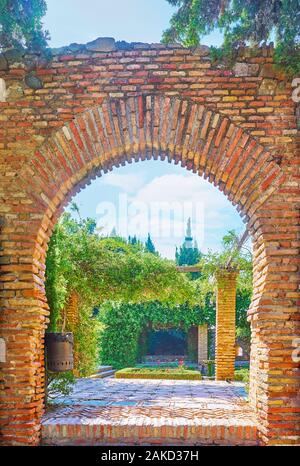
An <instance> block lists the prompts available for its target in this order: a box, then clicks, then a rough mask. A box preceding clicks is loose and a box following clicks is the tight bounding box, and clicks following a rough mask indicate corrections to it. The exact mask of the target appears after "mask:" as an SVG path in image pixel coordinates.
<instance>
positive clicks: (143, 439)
mask: <svg viewBox="0 0 300 466" xmlns="http://www.w3.org/2000/svg"><path fill="white" fill-rule="evenodd" d="M42 438H43V443H44V444H86V445H94V444H111V443H117V444H148V445H149V444H162V445H171V444H175V445H179V444H191V445H197V444H230V445H233V444H235V445H236V444H238V445H240V444H255V443H256V442H257V440H256V421H255V416H254V413H253V411H252V409H251V408H250V407H249V404H248V402H247V400H246V393H245V391H244V388H243V384H241V383H232V384H229V383H227V382H212V381H182V380H176V381H175V380H134V379H130V380H128V379H104V380H99V379H80V380H77V382H76V384H75V386H74V390H73V392H72V394H71V395H70V396H68V397H66V398H63V397H61V396H57V397H56V399H55V400H54V404H53V406H51V408H50V409H48V411H47V413H46V414H45V415H44V418H43V425H42Z"/></svg>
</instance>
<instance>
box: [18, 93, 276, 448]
mask: <svg viewBox="0 0 300 466" xmlns="http://www.w3.org/2000/svg"><path fill="white" fill-rule="evenodd" d="M158 157H160V158H162V159H167V160H169V161H174V162H175V163H181V165H182V166H183V167H185V168H187V169H189V170H193V171H194V172H195V173H198V174H199V175H200V176H204V177H205V178H207V179H208V180H209V181H210V182H211V183H213V184H214V185H215V186H216V187H218V189H220V190H221V191H222V192H223V193H224V194H225V195H226V196H227V197H228V199H229V200H230V201H231V202H232V204H233V205H235V206H237V209H238V211H239V212H240V215H241V216H242V217H243V219H244V220H245V222H246V223H247V224H248V226H249V228H250V230H251V232H252V235H253V238H254V242H255V245H254V248H255V256H254V260H255V263H254V275H255V291H254V297H253V301H252V307H251V312H250V315H252V317H251V318H252V325H253V328H254V333H253V341H252V349H253V350H254V354H255V357H254V363H253V365H254V367H253V373H254V376H253V377H252V380H251V386H252V387H251V390H252V399H253V400H254V402H255V404H256V406H257V407H258V415H259V418H260V422H261V425H262V438H263V439H264V440H267V439H268V429H269V428H270V419H269V406H268V393H267V392H268V386H267V387H266V380H267V379H268V377H269V375H268V371H267V370H268V362H266V363H265V366H264V363H263V361H268V357H269V350H270V339H269V335H268V333H265V332H260V328H259V326H258V324H257V319H258V318H257V316H259V315H261V314H262V310H263V309H264V306H268V303H267V302H266V301H267V298H266V297H265V295H264V290H265V288H267V289H270V287H274V283H273V282H274V279H273V278H272V277H271V276H270V275H271V271H270V267H269V263H268V256H269V251H268V248H267V247H266V241H265V233H266V230H264V229H263V222H262V221H261V219H262V218H263V217H264V211H265V209H268V207H267V205H268V203H270V202H272V199H273V198H274V196H276V194H277V191H278V189H279V187H280V185H281V183H282V182H283V180H284V174H283V172H282V170H281V167H280V166H279V165H278V164H277V163H276V162H275V161H274V160H273V159H272V156H271V154H270V152H268V151H267V150H266V149H265V147H264V146H263V145H261V144H260V143H259V142H258V141H257V140H256V139H255V138H253V137H252V136H250V135H249V134H248V133H247V132H246V131H245V130H244V129H242V128H241V127H239V126H237V125H235V124H234V123H233V122H232V120H230V119H229V118H227V117H226V116H222V115H220V114H218V113H217V112H214V111H213V110H211V109H208V108H207V107H205V106H203V105H201V104H199V103H196V102H194V101H189V100H184V99H180V98H178V97H168V96H164V95H148V96H144V95H142V96H135V97H128V98H125V99H124V98H119V99H110V100H105V101H104V102H102V104H100V105H98V106H93V107H92V108H91V109H89V110H86V111H84V112H83V113H81V114H78V115H77V116H75V117H74V118H73V119H72V121H70V122H68V123H66V124H65V125H64V126H63V127H62V128H61V129H60V130H59V131H57V132H56V133H55V134H53V135H51V136H50V137H49V138H48V140H47V141H46V143H45V144H43V145H42V146H41V147H39V149H38V150H36V152H35V153H34V155H33V156H32V158H31V160H30V163H28V164H26V165H25V166H24V167H23V168H22V169H21V170H20V172H19V174H18V180H17V181H18V183H19V186H22V187H23V189H24V192H26V193H27V194H28V199H29V200H30V201H29V202H30V203H31V207H30V212H33V213H34V212H36V218H34V220H33V221H32V222H31V224H30V226H29V227H28V230H27V231H26V234H28V233H30V237H31V239H32V240H33V243H34V246H33V248H32V242H31V244H30V248H32V249H30V250H29V251H28V268H29V269H30V273H31V274H32V283H31V287H30V288H29V289H28V290H27V289H26V290H25V291H24V292H22V297H23V299H24V301H26V302H23V303H20V306H21V307H22V308H23V307H24V306H29V308H30V312H31V317H32V321H34V322H36V324H31V327H32V328H33V332H30V331H28V332H27V334H26V335H27V336H28V338H31V340H32V343H31V351H34V352H35V359H34V361H32V365H31V367H29V372H30V373H29V378H30V380H31V386H30V391H28V393H27V395H28V401H26V403H29V404H32V405H33V406H34V408H33V409H34V422H33V424H34V426H33V428H31V430H30V432H31V434H30V435H31V437H30V439H31V440H30V441H31V442H32V443H34V442H36V439H37V437H38V426H39V419H40V414H41V412H42V399H43V374H42V373H41V371H40V369H41V368H42V367H43V360H42V359H43V358H42V356H41V353H42V343H41V341H42V337H43V332H44V329H45V326H46V323H47V314H48V306H47V302H46V299H45V293H44V268H45V256H46V249H47V243H48V241H49V238H50V236H51V232H52V228H53V226H54V225H55V222H56V221H57V218H58V217H59V215H60V213H61V212H62V210H63V208H64V206H65V205H66V204H67V203H68V201H69V200H70V198H71V197H72V196H73V195H74V194H76V193H77V192H78V191H80V190H81V189H82V188H83V187H84V186H86V184H88V183H89V182H90V180H91V179H93V178H95V177H96V176H98V175H99V174H101V173H102V172H106V171H108V170H111V169H113V167H117V166H119V165H122V164H125V163H127V162H131V161H132V160H135V161H138V160H145V159H150V158H154V159H156V158H158ZM37 368H38V369H37ZM266 432H267V433H266ZM22 441H24V439H22Z"/></svg>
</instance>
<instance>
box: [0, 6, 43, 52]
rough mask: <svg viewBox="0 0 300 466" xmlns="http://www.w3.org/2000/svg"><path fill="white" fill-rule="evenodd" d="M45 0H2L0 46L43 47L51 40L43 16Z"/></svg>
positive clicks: (4, 47)
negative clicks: (45, 28)
mask: <svg viewBox="0 0 300 466" xmlns="http://www.w3.org/2000/svg"><path fill="white" fill-rule="evenodd" d="M46 11H47V5H46V1H45V0H0V48H1V49H7V48H11V47H26V48H30V49H42V48H44V47H46V45H47V41H48V40H49V33H48V31H44V29H43V24H42V18H43V16H44V15H45V14H46Z"/></svg>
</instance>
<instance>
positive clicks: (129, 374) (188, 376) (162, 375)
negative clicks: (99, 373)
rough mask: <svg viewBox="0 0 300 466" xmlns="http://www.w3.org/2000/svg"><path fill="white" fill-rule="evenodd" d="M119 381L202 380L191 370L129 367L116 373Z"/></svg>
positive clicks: (197, 373)
mask: <svg viewBox="0 0 300 466" xmlns="http://www.w3.org/2000/svg"><path fill="white" fill-rule="evenodd" d="M115 377H116V378H117V379H167V380H201V379H202V377H201V374H200V372H198V371H195V370H189V369H177V368H176V369H170V368H169V369H162V368H161V369H157V368H155V369H151V368H148V369H146V368H136V367H128V368H126V369H121V370H119V371H117V372H116V373H115Z"/></svg>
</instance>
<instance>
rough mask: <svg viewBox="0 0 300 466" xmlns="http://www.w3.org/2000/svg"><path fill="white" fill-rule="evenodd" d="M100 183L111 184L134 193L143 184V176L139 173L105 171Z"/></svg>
mask: <svg viewBox="0 0 300 466" xmlns="http://www.w3.org/2000/svg"><path fill="white" fill-rule="evenodd" d="M101 184H106V185H107V186H113V187H116V188H121V189H122V190H123V191H125V192H128V193H134V192H135V191H136V190H137V189H139V188H140V187H141V186H143V184H144V177H143V175H142V174H141V173H139V174H135V173H131V174H127V175H120V174H119V173H107V174H106V175H105V176H104V178H103V180H101Z"/></svg>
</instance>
